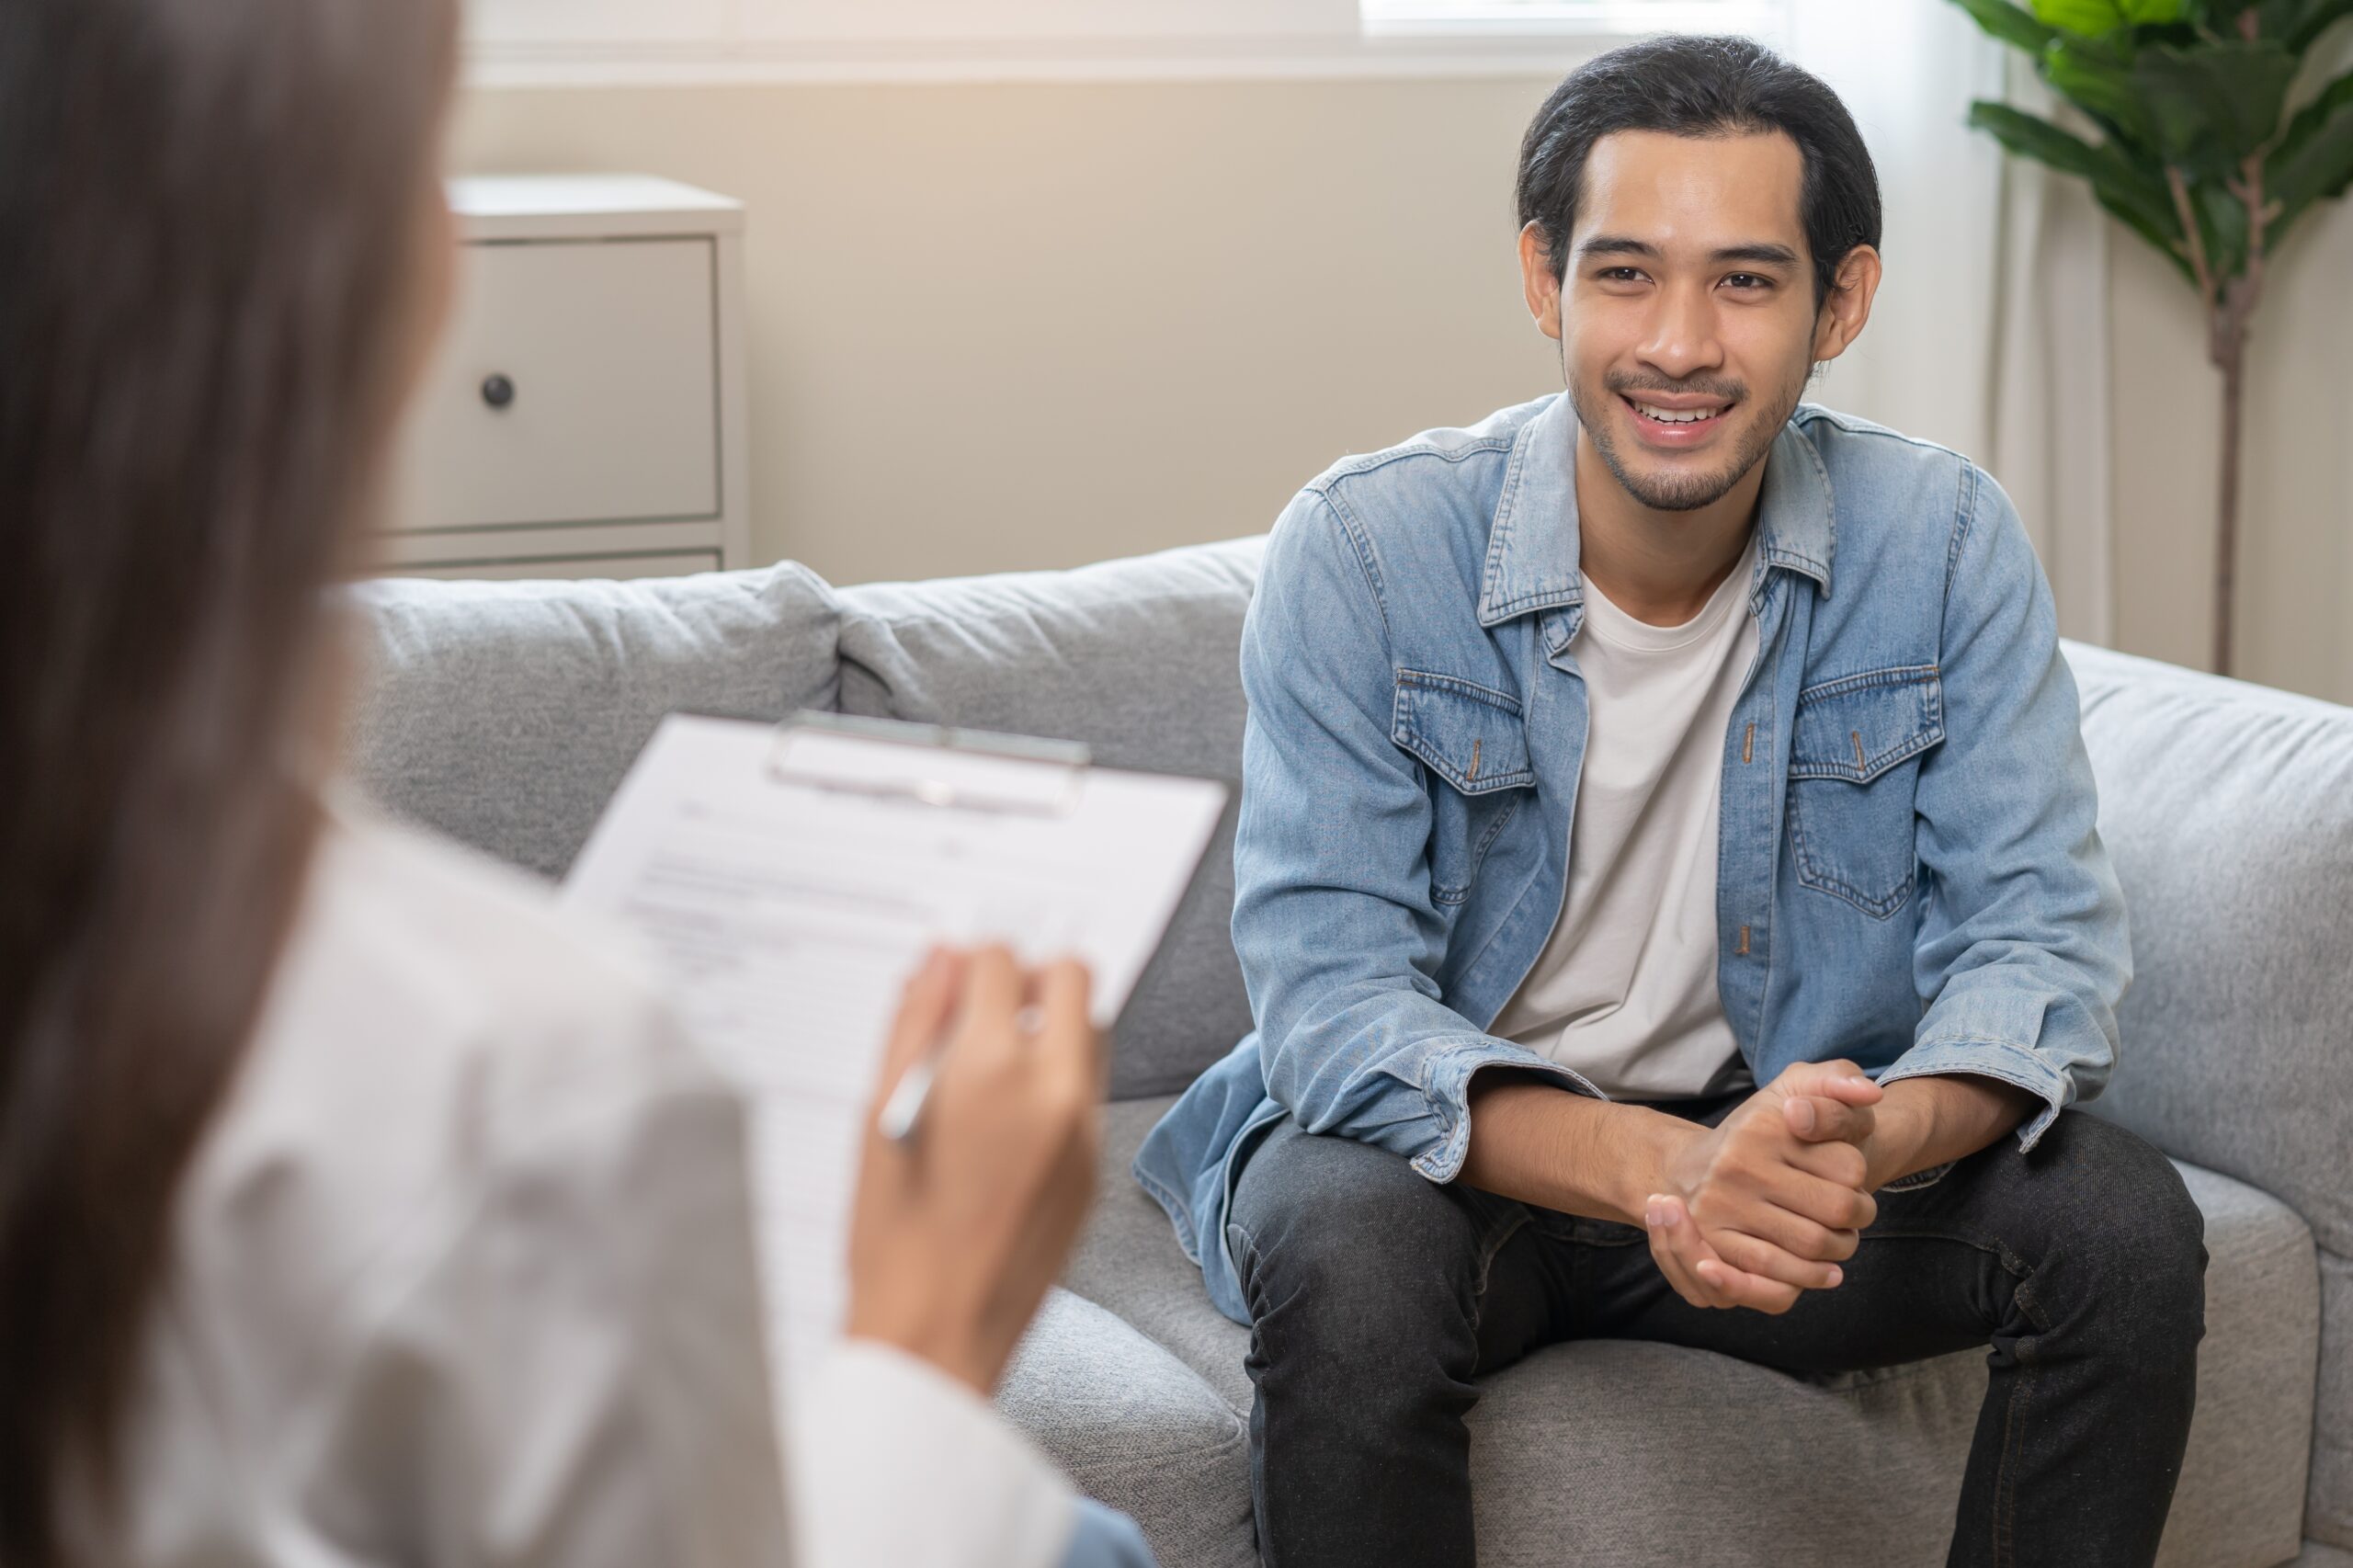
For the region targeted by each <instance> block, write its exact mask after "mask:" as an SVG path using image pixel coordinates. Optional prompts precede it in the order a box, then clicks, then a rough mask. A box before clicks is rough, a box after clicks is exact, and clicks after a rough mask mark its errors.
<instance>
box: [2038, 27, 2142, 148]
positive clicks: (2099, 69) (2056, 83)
mask: <svg viewBox="0 0 2353 1568" xmlns="http://www.w3.org/2000/svg"><path fill="white" fill-rule="evenodd" d="M2042 79H2043V80H2044V81H2046V82H2048V83H2050V84H2051V85H2052V88H2054V89H2055V90H2056V91H2058V92H2059V93H2060V94H2061V95H2062V96H2063V97H2066V98H2067V99H2068V101H2070V102H2071V103H2073V104H2074V105H2075V107H2076V108H2080V109H2082V110H2083V111H2084V112H2085V113H2086V114H2088V115H2090V116H2091V117H2092V118H2093V119H2096V120H2097V121H2098V122H2099V123H2100V126H2101V128H2102V129H2103V130H2106V131H2109V132H2110V133H2111V134H2116V135H2121V136H2125V137H2129V138H2130V139H2131V140H2132V141H2134V142H2143V143H2154V142H2156V141H2157V139H2158V138H2157V131H2156V127H2155V125H2154V123H2153V122H2152V120H2151V119H2150V118H2149V111H2148V107H2147V106H2146V105H2145V104H2143V102H2142V101H2141V93H2140V90H2139V87H2138V86H2137V85H2136V84H2135V83H2134V81H2133V79H2132V68H2131V62H2130V61H2129V60H2127V59H2125V58H2123V57H2120V56H2119V55H2118V54H2117V53H2116V52H2115V51H2112V50H2109V49H2107V48H2104V47H2101V46H2099V45H2097V44H2091V43H2086V42H2085V41H2084V40H2080V39H2071V38H2065V37H2059V38H2053V39H2052V40H2051V45H2050V47H2049V49H2048V50H2047V51H2045V52H2044V54H2043V57H2042Z"/></svg>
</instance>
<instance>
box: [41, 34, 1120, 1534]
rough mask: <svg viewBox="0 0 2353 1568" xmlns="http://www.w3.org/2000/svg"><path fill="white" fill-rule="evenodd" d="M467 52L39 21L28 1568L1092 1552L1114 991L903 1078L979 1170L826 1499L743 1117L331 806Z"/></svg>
mask: <svg viewBox="0 0 2353 1568" xmlns="http://www.w3.org/2000/svg"><path fill="white" fill-rule="evenodd" d="M454 34H455V19H454V15H453V7H452V5H451V3H450V0H200V3H198V0H8V4H6V6H0V528H5V536H0V537H4V538H5V551H0V561H5V566H0V791H4V793H0V1563H5V1564H6V1565H7V1568H50V1565H51V1564H63V1563H98V1562H107V1563H158V1564H160V1563H191V1564H192V1563H198V1562H203V1563H216V1562H266V1563H304V1564H310V1563H329V1562H332V1563H376V1562H386V1563H389V1562H404V1563H405V1562H416V1563H426V1562H433V1563H443V1562H447V1563H550V1564H554V1563H564V1564H572V1563H590V1562H596V1563H612V1564H617V1565H619V1564H631V1565H651V1564H657V1563H662V1564H669V1563H685V1564H702V1563H710V1564H718V1563H722V1562H723V1563H737V1562H743V1563H771V1562H784V1561H786V1560H787V1552H788V1547H789V1540H788V1532H789V1530H790V1532H791V1533H792V1534H797V1536H798V1538H799V1539H800V1540H801V1541H802V1543H803V1545H804V1547H805V1548H806V1550H805V1551H804V1553H803V1555H802V1561H804V1562H808V1563H811V1564H813V1565H815V1568H830V1565H831V1564H833V1563H836V1562H841V1563H847V1562H863V1563H872V1564H878V1565H880V1564H885V1563H898V1562H906V1563H909V1564H914V1563H920V1562H938V1563H942V1564H948V1563H957V1564H962V1563H975V1564H976V1563H981V1562H993V1563H994V1562H1005V1563H1016V1562H1022V1563H1029V1562H1036V1563H1051V1562H1053V1561H1054V1560H1055V1559H1056V1558H1057V1557H1058V1556H1059V1555H1061V1554H1062V1553H1063V1551H1065V1550H1066V1549H1068V1548H1069V1547H1070V1543H1071V1541H1072V1540H1073V1531H1074V1528H1075V1527H1074V1524H1073V1519H1074V1514H1073V1509H1072V1504H1071V1500H1070V1497H1069V1494H1068V1493H1067V1491H1066V1490H1065V1489H1064V1488H1063V1485H1062V1483H1060V1482H1059V1481H1057V1480H1055V1479H1054V1478H1053V1477H1052V1476H1051V1473H1050V1472H1049V1471H1046V1470H1045V1469H1044V1467H1043V1465H1042V1464H1041V1463H1040V1461H1039V1460H1036V1459H1035V1458H1034V1457H1032V1456H1031V1455H1029V1452H1028V1450H1027V1449H1023V1448H1022V1447H1021V1446H1020V1445H1019V1444H1018V1443H1017V1441H1015V1440H1014V1439H1013V1438H1012V1437H1010V1435H1009V1434H1008V1433H1006V1432H1005V1431H1004V1429H1002V1428H1001V1427H999V1426H996V1425H995V1421H994V1418H993V1416H992V1415H991V1413H990V1412H989V1411H988V1409H987V1407H986V1405H985V1403H983V1397H981V1396H984V1394H985V1392H986V1390H987V1387H988V1386H989V1384H990V1383H991V1382H992V1381H994V1380H995V1377H996V1376H997V1374H998V1372H999V1371H1000V1370H1001V1369H1002V1368H1003V1367H1004V1365H1005V1361H1006V1357H1007V1356H1008V1355H1009V1354H1010V1352H1011V1348H1012V1345H1013V1342H1014V1339H1015V1337H1016V1336H1017V1335H1018V1333H1019V1332H1020V1329H1021V1327H1022V1325H1023V1324H1024V1323H1026V1321H1027V1320H1028V1318H1029V1315H1030V1313H1031V1312H1032V1311H1033V1310H1034V1308H1035V1306H1036V1304H1037V1302H1038V1301H1039V1299H1040V1296H1041V1295H1042V1293H1043V1291H1044V1290H1045V1289H1046V1287H1047V1284H1048V1282H1049V1280H1050V1279H1051V1277H1052V1275H1053V1273H1054V1271H1055V1269H1056V1267H1057V1266H1058V1264H1059V1262H1060V1260H1061V1258H1062V1257H1063V1255H1064V1253H1065V1252H1066V1251H1067V1248H1068V1245H1069V1243H1070V1240H1071V1237H1072V1235H1073V1234H1074V1231H1075V1229H1076V1226H1077V1223H1078V1221H1079V1217H1080V1215H1081V1213H1082V1211H1083V1210H1084V1208H1085V1206H1086V1199H1087V1196H1088V1181H1089V1176H1090V1172H1091V1161H1092V1153H1093V1149H1094V1144H1095V1140H1096V1137H1097V1132H1096V1120H1095V1113H1094V1108H1093V1104H1092V1094H1093V1090H1094V1087H1095V1080H1096V1074H1097V1063H1096V1051H1097V1044H1096V1042H1095V1040H1094V1038H1093V1035H1092V1032H1091V1031H1090V1030H1089V1029H1088V1028H1087V1026H1086V1002H1085V989H1086V982H1085V977H1084V975H1083V974H1082V973H1080V972H1079V971H1076V970H1075V969H1074V968H1073V967H1069V966H1063V967H1062V968H1059V969H1057V970H1054V971H1050V972H1048V973H1046V974H1043V975H1031V976H1024V975H1022V974H1021V973H1020V972H1018V971H1017V970H1016V969H1015V968H1014V966H1013V963H1012V960H1010V959H1009V958H1008V957H1006V955H1005V954H1003V953H1001V952H995V953H984V954H981V955H977V956H974V957H972V958H971V959H969V960H965V959H957V958H942V959H940V960H935V961H934V962H933V964H932V965H931V966H929V967H928V968H927V969H926V971H925V972H924V973H923V974H922V975H921V976H919V977H918V978H917V979H916V981H915V983H914V984H913V986H912V987H911V990H910V993H909V996H908V999H907V1002H906V1005H905V1008H904V1013H903V1016H902V1018H901V1020H900V1026H899V1028H898V1031H897V1033H896V1036H895V1037H894V1039H893V1040H892V1048H891V1050H892V1062H905V1061H907V1060H909V1059H910V1057H911V1054H912V1053H913V1052H915V1051H918V1050H920V1049H921V1048H922V1047H923V1046H924V1045H925V1044H926V1041H928V1040H930V1039H932V1038H934V1037H935V1036H936V1035H937V1034H938V1033H939V1032H940V1031H942V1030H949V1031H952V1040H953V1044H952V1046H951V1048H950V1050H949V1053H948V1055H947V1058H946V1067H945V1068H944V1070H943V1072H942V1074H941V1076H940V1079H939V1081H938V1085H936V1088H935V1092H934V1103H933V1107H932V1109H933V1111H934V1112H935V1113H936V1114H935V1115H934V1116H933V1118H932V1119H931V1120H930V1121H929V1122H927V1124H926V1151H925V1159H924V1160H923V1161H922V1162H915V1161H912V1160H909V1159H907V1158H906V1157H905V1156H904V1155H902V1154H901V1153H898V1152H896V1150H895V1148H894V1147H892V1146H886V1145H885V1144H884V1143H883V1142H882V1141H880V1140H877V1139H874V1138H872V1137H870V1140H869V1149H868V1154H867V1161H866V1165H865V1168H864V1173H863V1177H862V1185H861V1189H860V1195H859V1200H858V1213H857V1218H856V1221H855V1224H854V1227H853V1232H854V1233H853V1243H852V1275H853V1285H852V1307H851V1322H850V1329H851V1335H852V1337H851V1338H850V1339H849V1341H848V1342H847V1343H848V1345H849V1346H851V1348H849V1349H847V1350H845V1351H844V1352H843V1353H842V1354H841V1355H840V1356H839V1357H837V1358H836V1359H835V1362H834V1363H833V1364H832V1365H831V1366H830V1367H829V1368H828V1369H827V1371H826V1374H825V1380H824V1381H823V1382H822V1383H821V1385H820V1386H818V1387H815V1388H813V1389H807V1390H798V1389H797V1390H794V1391H792V1392H793V1393H794V1395H795V1396H796V1397H797V1398H800V1399H801V1400H803V1401H804V1402H805V1403H814V1404H816V1405H818V1406H820V1407H821V1408H819V1409H817V1410H815V1411H814V1412H811V1413H810V1414H813V1415H815V1416H816V1417H817V1418H818V1421H819V1423H820V1424H821V1425H822V1428H823V1429H824V1431H825V1432H826V1434H827V1441H826V1442H825V1443H824V1444H823V1445H820V1447H822V1448H823V1449H824V1453H823V1454H821V1455H818V1456H815V1457H814V1458H813V1460H812V1461H811V1462H812V1463H813V1464H816V1465H819V1466H820V1467H821V1468H823V1471H824V1475H825V1477H826V1478H827V1479H826V1481H825V1483H824V1484H820V1485H813V1486H810V1487H807V1488H804V1489H803V1490H802V1491H801V1494H799V1495H797V1496H795V1497H794V1498H793V1499H792V1500H791V1502H790V1504H789V1505H788V1502H787V1499H786V1495H785V1487H784V1485H783V1483H782V1481H781V1465H780V1461H779V1457H778V1451H777V1450H778V1444H777V1442H776V1439H775V1436H774V1432H773V1429H772V1426H771V1409H770V1392H769V1383H768V1380H767V1376H766V1371H765V1368H764V1365H763V1362H762V1358H761V1332H762V1324H761V1313H760V1306H759V1300H758V1294H757V1290H756V1286H755V1280H754V1272H753V1267H752V1261H751V1253H750V1245H751V1243H750V1231H749V1222H748V1219H747V1212H748V1205H747V1201H746V1199H745V1188H744V1184H745V1166H744V1159H743V1127H742V1112H741V1109H740V1108H739V1107H738V1105H737V1104H736V1102H735V1100H734V1099H733V1096H731V1095H730V1094H729V1093H728V1092H727V1091H726V1089H725V1088H724V1087H723V1085H721V1084H720V1083H719V1082H718V1081H717V1080H716V1079H715V1078H714V1076H713V1075H712V1074H711V1073H710V1070H709V1069H708V1068H707V1067H706V1066H705V1065H704V1064H703V1062H702V1061H701V1059H700V1058H699V1056H698V1055H697V1053H696V1052H695V1051H692V1050H691V1049H689V1048H688V1045H687V1044H686V1043H685V1042H684V1041H683V1040H681V1039H680V1038H679V1037H678V1035H677V1033H676V1028H675V1027H674V1026H673V1024H672V1023H671V1021H670V1019H669V1016H668V1014H667V1013H666V1012H665V1009H664V1007H663V1006H661V1004H660V1002H659V1000H658V998H657V996H656V994H655V993H654V988H653V986H652V985H651V983H649V982H648V981H647V980H646V979H645V978H644V977H643V976H642V975H641V974H640V973H639V972H638V971H636V970H635V969H634V968H633V967H632V965H631V961H630V960H628V959H627V958H626V957H624V956H618V955H616V954H615V953H613V952H610V951H608V950H607V949H605V948H604V947H603V946H602V945H601V938H600V937H598V936H597V934H596V933H595V932H593V931H591V932H584V931H581V930H576V929H574V927H573V926H571V925H570V924H568V923H567V922H566V921H565V920H563V919H562V918H560V917H559V916H558V915H555V914H554V913H552V912H551V910H550V909H549V908H548V907H547V906H546V904H545V903H544V900H543V898H542V897H541V895H540V892H539V891H538V890H537V889H535V888H534V887H532V886H531V885H530V884H529V883H526V882H524V881H521V880H520V879H519V878H510V877H509V876H508V875H507V874H506V873H505V872H503V871H500V870H498V869H495V868H493V867H490V866H488V865H486V864H482V863H478V862H476V861H474V860H473V859H472V858H469V857H466V856H464V855H461V854H460V853H459V852H456V851H454V850H451V849H449V848H446V847H444V846H439V845H438V844H434V843H431V842H428V841H426V840H425V839H423V838H422V837H419V836H416V835H412V834H410V833H408V832H406V831H404V830H400V829H395V828H393V827H392V826H390V825H388V824H384V823H382V822H381V821H379V820H377V819H375V818H374V817H373V816H371V815H370V814H369V812H368V811H367V809H366V808H365V807H364V806H363V805H360V804H358V803H357V802H354V801H348V800H346V799H344V798H343V797H342V796H341V795H340V794H339V793H338V791H337V790H336V787H335V785H334V783H333V778H334V776H335V760H334V756H333V748H332V738H333V737H334V736H335V733H337V730H338V723H337V713H338V703H339V699H340V697H341V695H342V669H343V664H342V660H341V658H340V648H339V642H338V637H337V631H336V625H335V614H334V596H333V594H332V592H331V591H330V590H331V586H332V585H333V583H334V582H335V580H336V579H337V578H338V577H339V576H341V575H343V574H346V573H347V571H348V570H349V569H350V568H351V567H352V566H353V565H354V564H355V563H356V561H357V557H358V551H359V549H360V545H361V540H363V539H364V538H365V536H366V534H367V531H368V528H367V525H368V521H369V514H370V509H371V507H372V506H373V505H374V502H375V498H376V496H377V494H378V491H379V487H380V482H381V476H382V470H383V468H384V461H385V455H386V451H387V449H388V447H389V445H390V441H391V437H392V431H393V429H394V427H395V425H396V423H397V415H398V410H399V407H400V404H401V402H402V400H403V398H404V395H405V393H406V392H407V391H408V388H409V384H410V382H411V381H412V379H413V377H414V375H415V370H416V369H417V367H418V366H419V364H420V363H421V361H422V359H423V358H424V355H425V350H426V345H427V343H428V341H429V339H430V336H431V334H432V332H433V330H434V328H435V327H436V326H437V325H438V321H439V317H440V314H441V312H442V308H443V295H444V293H445V291H446V289H447V281H448V278H449V267H450V255H451V245H450V236H449V225H448V218H447V213H446V210H444V208H443V206H442V204H441V198H440V195H439V186H438V177H437V164H438V152H439V129H438V128H439V125H440V122H441V119H442V116H443V113H444V109H445V107H446V102H445V100H446V98H447V95H448V90H449V79H450V75H451V64H452V59H453V55H454ZM1030 996H1040V997H1042V1006H1043V1007H1044V1010H1045V1013H1046V1017H1047V1022H1046V1024H1045V1027H1044V1028H1043V1029H1042V1031H1040V1033H1038V1034H1037V1035H1036V1036H1035V1037H1034V1038H1033V1037H1024V1036H1021V1035H1019V1034H1018V1032H1017V1023H1016V1019H1017V1017H1018V1015H1019V1014H1020V1012H1021V1006H1022V1003H1023V1002H1024V1000H1025V999H1027V998H1029V997H1030ZM976 1217H977V1220H976ZM884 1454H889V1455H892V1457H893V1460H894V1463H892V1464H886V1463H884V1462H881V1460H878V1458H877V1456H878V1455H884ZM950 1480H952V1484H949V1483H948V1482H949V1481H950ZM788 1511H790V1515H791V1516H792V1521H791V1525H790V1526H788V1523H787V1515H788ZM1087 1528H1095V1527H1094V1526H1093V1525H1092V1524H1090V1525H1089V1526H1087V1527H1086V1528H1081V1529H1080V1532H1079V1534H1080V1538H1081V1539H1085V1540H1091V1539H1092V1538H1090V1537H1087V1536H1086V1529H1087ZM1107 1560H1108V1559H1107Z"/></svg>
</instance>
